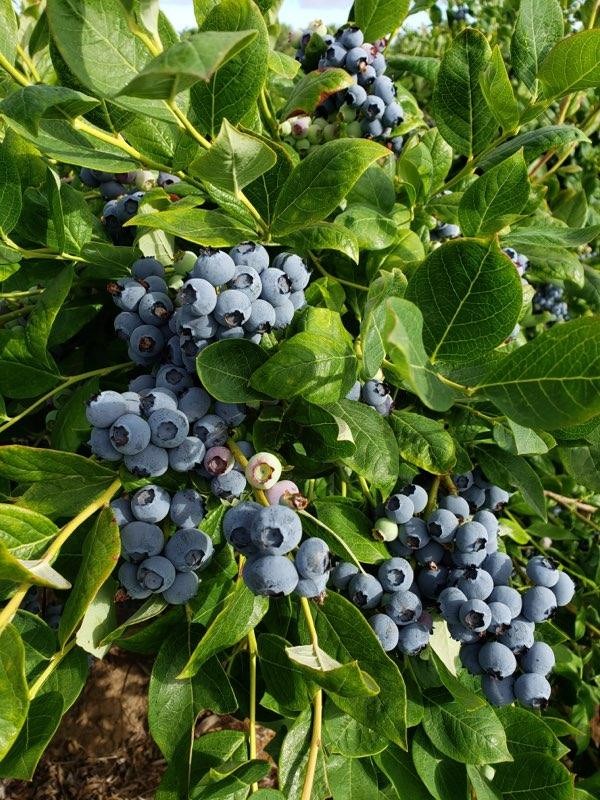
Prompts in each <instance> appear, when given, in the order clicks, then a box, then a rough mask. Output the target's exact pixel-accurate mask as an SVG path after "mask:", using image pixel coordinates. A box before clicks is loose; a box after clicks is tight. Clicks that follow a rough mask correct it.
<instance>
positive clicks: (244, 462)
mask: <svg viewBox="0 0 600 800" xmlns="http://www.w3.org/2000/svg"><path fill="white" fill-rule="evenodd" d="M226 445H227V447H228V448H229V449H230V450H231V452H232V453H233V457H234V458H235V460H236V461H237V462H238V464H239V465H240V466H241V467H244V469H246V467H247V466H248V459H247V458H246V456H245V455H244V454H243V453H242V451H241V450H240V448H239V447H238V446H237V444H236V443H235V442H234V441H233V439H227V442H226ZM253 492H254V497H255V498H256V500H257V502H259V503H260V504H261V506H268V505H270V503H269V501H268V500H267V496H266V494H265V493H264V492H263V490H262V489H253Z"/></svg>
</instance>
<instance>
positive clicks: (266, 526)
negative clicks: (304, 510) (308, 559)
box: [250, 506, 302, 555]
mask: <svg viewBox="0 0 600 800" xmlns="http://www.w3.org/2000/svg"><path fill="white" fill-rule="evenodd" d="M250 536H251V539H252V544H253V545H254V546H255V547H256V548H257V549H258V550H259V551H260V552H261V553H268V554H271V555H285V554H286V553H289V552H290V550H293V549H294V548H295V547H297V546H298V544H299V543H300V540H301V538H302V523H301V522H300V517H299V516H298V514H296V512H295V511H293V510H292V509H291V508H288V507H287V506H268V507H267V508H261V510H260V511H258V512H257V514H256V517H255V518H254V520H253V524H252V530H251V532H250Z"/></svg>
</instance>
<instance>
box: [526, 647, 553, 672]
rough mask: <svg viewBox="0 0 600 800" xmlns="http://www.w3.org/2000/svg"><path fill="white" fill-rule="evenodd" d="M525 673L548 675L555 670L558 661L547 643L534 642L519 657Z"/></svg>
mask: <svg viewBox="0 0 600 800" xmlns="http://www.w3.org/2000/svg"><path fill="white" fill-rule="evenodd" d="M519 662H520V665H521V669H522V670H523V672H537V673H538V674H539V675H548V674H549V673H550V672H552V670H553V669H554V664H555V663H556V659H555V658H554V650H553V649H552V648H551V647H550V645H549V644H546V642H534V644H533V645H532V646H531V647H530V648H529V650H525V652H524V653H522V654H521V656H520V657H519Z"/></svg>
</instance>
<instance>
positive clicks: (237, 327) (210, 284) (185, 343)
mask: <svg viewBox="0 0 600 800" xmlns="http://www.w3.org/2000/svg"><path fill="white" fill-rule="evenodd" d="M175 269H176V270H177V271H179V272H180V273H183V274H184V275H186V276H187V277H186V280H184V281H183V282H181V281H180V283H181V285H180V288H179V291H178V293H177V297H176V298H175V299H176V302H177V306H176V304H175V303H174V302H173V300H172V299H171V296H170V294H169V286H168V285H167V282H166V280H165V278H166V273H165V268H164V266H163V265H162V264H161V263H160V262H159V261H158V260H157V259H155V258H152V257H146V258H140V259H138V260H137V261H135V262H134V264H133V265H132V277H131V278H123V279H120V280H117V281H113V282H111V283H109V285H108V291H109V292H110V294H111V295H112V298H113V301H114V303H115V305H116V306H117V307H118V308H119V309H120V310H121V311H120V313H119V314H118V315H117V317H116V318H115V323H114V324H115V331H116V332H117V335H118V336H119V337H120V338H121V339H123V340H124V341H126V342H127V343H128V352H129V357H130V358H131V360H132V361H133V362H134V363H136V364H140V365H141V366H151V365H153V364H155V363H157V362H158V361H164V360H167V361H168V362H169V363H170V364H171V365H173V366H176V367H179V368H182V369H184V370H187V371H188V372H190V373H195V372H196V356H197V355H198V353H199V352H200V351H201V350H203V349H204V348H205V347H207V346H208V345H209V344H211V342H214V341H217V340H221V339H240V338H246V339H250V340H251V341H253V342H255V343H259V342H260V340H261V338H262V336H263V334H265V333H269V332H270V331H272V330H280V329H282V328H284V327H286V326H287V325H289V323H290V322H291V321H292V319H293V316H294V313H295V311H296V309H299V308H301V307H302V306H304V305H305V303H306V300H305V297H304V289H305V288H306V286H307V285H308V282H309V279H310V273H309V271H308V269H307V267H306V264H305V263H304V261H303V260H302V259H301V258H300V256H297V255H295V254H294V253H280V254H279V255H277V256H275V258H274V259H273V261H272V263H271V262H270V259H269V254H268V253H267V251H266V250H265V248H264V247H263V246H262V245H259V244H254V243H253V242H246V243H244V244H240V245H237V246H236V247H233V248H232V249H231V250H230V251H229V253H226V252H225V251H224V250H212V249H205V250H202V251H201V253H200V255H199V256H197V255H196V254H195V253H193V252H191V251H188V252H186V253H184V254H183V255H182V258H181V259H179V261H178V262H177V263H176V265H175Z"/></svg>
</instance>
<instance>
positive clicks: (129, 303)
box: [106, 278, 146, 311]
mask: <svg viewBox="0 0 600 800" xmlns="http://www.w3.org/2000/svg"><path fill="white" fill-rule="evenodd" d="M106 288H107V291H108V293H109V294H110V295H111V296H112V299H113V302H114V304H115V305H116V306H117V308H120V309H121V311H137V307H138V304H139V302H140V300H141V299H142V297H143V296H144V295H145V294H146V287H145V286H144V285H143V284H142V283H140V281H137V280H134V279H133V278H119V280H118V281H112V282H111V283H109V284H108V286H107V287H106Z"/></svg>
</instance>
